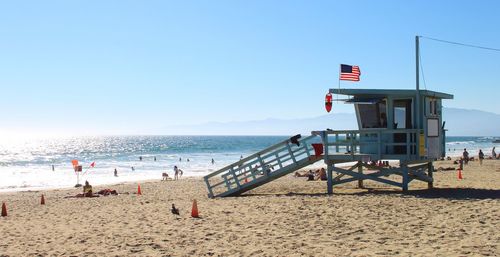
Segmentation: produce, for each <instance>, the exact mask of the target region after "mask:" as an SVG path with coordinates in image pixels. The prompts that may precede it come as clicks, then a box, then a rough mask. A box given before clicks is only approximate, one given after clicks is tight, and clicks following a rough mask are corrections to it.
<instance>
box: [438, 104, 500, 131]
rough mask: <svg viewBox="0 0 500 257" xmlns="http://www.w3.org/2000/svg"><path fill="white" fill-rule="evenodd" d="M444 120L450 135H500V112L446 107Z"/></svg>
mask: <svg viewBox="0 0 500 257" xmlns="http://www.w3.org/2000/svg"><path fill="white" fill-rule="evenodd" d="M443 113H444V114H443V120H444V121H446V125H445V128H447V129H448V131H447V135H450V136H500V114H496V113H491V112H485V111H479V110H467V109H459V108H445V109H444V110H443Z"/></svg>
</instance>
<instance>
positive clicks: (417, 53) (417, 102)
mask: <svg viewBox="0 0 500 257" xmlns="http://www.w3.org/2000/svg"><path fill="white" fill-rule="evenodd" d="M418 39H419V36H415V64H416V65H415V80H416V87H417V92H416V94H415V125H416V128H417V130H418V133H417V138H416V140H415V141H416V143H417V147H416V148H417V151H416V152H417V158H419V156H420V153H419V146H420V79H419V69H418V68H419V67H420V63H419V60H420V58H419V57H420V49H419V47H420V46H419V41H418Z"/></svg>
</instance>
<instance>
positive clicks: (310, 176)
mask: <svg viewBox="0 0 500 257" xmlns="http://www.w3.org/2000/svg"><path fill="white" fill-rule="evenodd" d="M307 181H314V172H313V171H312V170H309V172H308V173H307Z"/></svg>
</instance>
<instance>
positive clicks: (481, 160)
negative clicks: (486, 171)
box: [479, 149, 484, 165]
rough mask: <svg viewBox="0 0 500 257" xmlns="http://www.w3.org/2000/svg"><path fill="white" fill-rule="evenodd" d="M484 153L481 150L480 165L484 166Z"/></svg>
mask: <svg viewBox="0 0 500 257" xmlns="http://www.w3.org/2000/svg"><path fill="white" fill-rule="evenodd" d="M483 159H484V153H483V150H481V149H479V165H483Z"/></svg>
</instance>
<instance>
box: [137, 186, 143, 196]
mask: <svg viewBox="0 0 500 257" xmlns="http://www.w3.org/2000/svg"><path fill="white" fill-rule="evenodd" d="M137 194H138V195H142V192H141V184H138V186H137Z"/></svg>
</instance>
